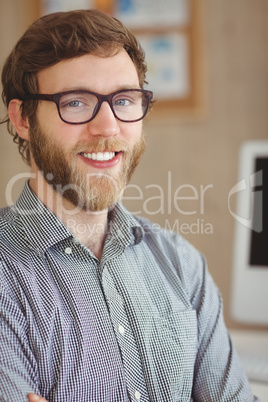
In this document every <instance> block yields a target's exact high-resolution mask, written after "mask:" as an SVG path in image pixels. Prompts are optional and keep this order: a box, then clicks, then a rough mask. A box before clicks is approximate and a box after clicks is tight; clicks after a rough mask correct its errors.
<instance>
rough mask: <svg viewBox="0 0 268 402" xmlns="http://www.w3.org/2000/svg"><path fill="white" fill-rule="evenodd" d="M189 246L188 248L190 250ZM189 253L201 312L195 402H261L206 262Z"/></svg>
mask: <svg viewBox="0 0 268 402" xmlns="http://www.w3.org/2000/svg"><path fill="white" fill-rule="evenodd" d="M187 247H188V246H186V248H187ZM189 247H190V249H188V251H189V253H187V254H186V260H188V261H190V264H189V266H190V267H193V269H192V270H191V269H190V270H189V272H190V278H188V280H189V283H190V284H191V285H189V286H190V288H191V291H190V292H191V299H192V305H193V308H194V309H195V310H196V312H197V320H198V345H197V356H196V363H195V372H194V385H193V400H194V401H195V402H198V401H200V402H201V401H202V402H210V401H221V402H231V401H232V402H235V401H237V402H240V401H247V402H253V401H258V399H257V398H255V397H254V396H253V394H252V392H251V389H250V385H249V382H248V379H247V377H246V374H245V372H244V370H243V368H242V365H241V363H240V359H239V357H238V354H237V352H236V350H235V348H234V346H233V343H232V340H231V338H230V335H229V333H228V330H227V328H226V326H225V323H224V318H223V306H222V298H221V295H220V292H219V290H218V288H217V286H216V285H215V283H214V282H213V279H212V277H211V275H210V274H209V272H208V270H207V266H206V262H205V260H204V259H203V257H202V255H200V254H199V253H198V252H196V250H194V249H193V248H191V246H190V245H189Z"/></svg>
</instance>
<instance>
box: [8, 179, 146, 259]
mask: <svg viewBox="0 0 268 402" xmlns="http://www.w3.org/2000/svg"><path fill="white" fill-rule="evenodd" d="M15 210H16V215H19V217H20V221H21V223H22V226H23V230H24V234H25V236H26V238H27V240H28V242H29V245H30V247H31V248H32V249H35V250H36V251H37V252H38V253H39V254H43V253H44V252H45V251H46V249H48V248H49V247H51V246H53V245H54V244H56V243H58V242H60V241H62V240H65V239H67V238H70V237H73V234H72V232H71V231H70V230H69V229H68V228H67V227H66V226H65V225H64V224H63V222H62V221H61V220H60V219H59V218H57V216H56V215H55V214H53V212H52V211H51V210H50V209H48V208H47V207H46V206H45V205H44V204H43V203H42V202H41V201H40V200H39V198H38V197H37V196H36V195H35V194H34V193H33V192H32V191H31V189H30V187H29V185H28V183H26V184H25V186H24V189H23V191H22V193H21V195H20V197H19V199H18V201H17V203H16V205H15ZM108 236H109V237H110V238H113V241H117V242H119V243H120V244H121V245H122V246H124V247H126V246H128V245H135V244H138V243H139V242H140V241H141V240H142V238H143V236H144V231H143V229H142V227H141V225H140V224H139V223H138V221H137V220H136V218H135V217H133V216H132V215H131V214H130V213H129V212H128V211H127V210H126V209H125V207H124V206H123V205H122V204H121V203H117V204H116V205H115V207H114V208H113V209H112V210H111V211H110V212H109V231H108Z"/></svg>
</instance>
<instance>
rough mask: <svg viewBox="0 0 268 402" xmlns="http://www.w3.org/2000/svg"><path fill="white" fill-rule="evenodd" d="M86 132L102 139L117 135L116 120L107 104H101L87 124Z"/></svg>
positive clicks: (117, 126)
mask: <svg viewBox="0 0 268 402" xmlns="http://www.w3.org/2000/svg"><path fill="white" fill-rule="evenodd" d="M88 130H89V131H90V133H91V134H92V135H95V136H102V137H114V136H116V135H118V134H119V125H118V120H117V119H116V117H115V116H114V114H113V111H112V109H111V107H110V105H109V103H108V102H103V103H102V104H101V107H100V109H99V111H98V113H97V115H96V116H95V117H94V119H93V120H91V121H90V122H89V123H88Z"/></svg>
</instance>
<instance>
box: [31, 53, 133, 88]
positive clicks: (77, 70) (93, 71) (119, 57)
mask: <svg viewBox="0 0 268 402" xmlns="http://www.w3.org/2000/svg"><path fill="white" fill-rule="evenodd" d="M37 80H38V86H39V92H40V93H56V92H62V91H68V90H72V89H82V88H83V89H88V90H91V91H94V92H99V93H102V94H106V93H107V94H108V93H111V92H114V91H117V90H118V89H122V88H130V87H131V88H138V87H139V79H138V74H137V70H136V68H135V65H134V63H133V62H132V60H131V59H130V57H129V55H128V54H127V52H126V51H125V50H124V49H122V50H120V51H119V52H118V53H117V54H116V55H114V56H111V57H100V56H97V55H94V54H88V55H84V56H80V57H76V58H73V59H67V60H63V61H60V62H59V63H57V64H55V65H53V66H51V67H48V68H46V69H44V70H42V71H40V72H38V73H37Z"/></svg>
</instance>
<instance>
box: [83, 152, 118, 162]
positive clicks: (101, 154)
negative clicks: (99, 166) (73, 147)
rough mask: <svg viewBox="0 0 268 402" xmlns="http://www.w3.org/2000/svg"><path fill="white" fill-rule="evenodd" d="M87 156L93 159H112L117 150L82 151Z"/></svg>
mask: <svg viewBox="0 0 268 402" xmlns="http://www.w3.org/2000/svg"><path fill="white" fill-rule="evenodd" d="M82 155H83V156H84V157H85V158H88V159H92V160H93V161H110V160H111V159H113V158H114V157H115V152H97V153H95V152H93V153H82Z"/></svg>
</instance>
